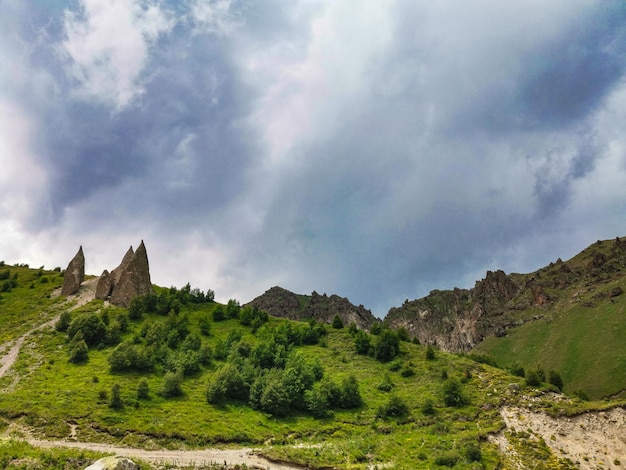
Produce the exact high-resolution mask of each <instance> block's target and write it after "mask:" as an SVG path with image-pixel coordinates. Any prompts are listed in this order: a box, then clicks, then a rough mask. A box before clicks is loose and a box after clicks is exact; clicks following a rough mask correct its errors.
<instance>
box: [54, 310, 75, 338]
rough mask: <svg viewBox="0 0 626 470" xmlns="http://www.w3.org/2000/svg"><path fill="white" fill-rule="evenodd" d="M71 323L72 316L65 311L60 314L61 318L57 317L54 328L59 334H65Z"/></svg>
mask: <svg viewBox="0 0 626 470" xmlns="http://www.w3.org/2000/svg"><path fill="white" fill-rule="evenodd" d="M71 321H72V314H71V312H69V311H67V310H66V311H65V312H63V313H61V316H59V319H58V320H57V322H56V323H55V324H54V328H55V329H56V330H57V331H59V332H61V333H65V332H66V331H67V329H68V327H69V326H70V323H71Z"/></svg>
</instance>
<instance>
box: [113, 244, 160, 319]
mask: <svg viewBox="0 0 626 470" xmlns="http://www.w3.org/2000/svg"><path fill="white" fill-rule="evenodd" d="M111 275H112V277H113V289H112V291H111V296H110V298H109V301H110V302H111V303H112V304H113V305H118V306H120V307H128V306H130V302H131V300H133V298H135V297H137V296H140V295H148V294H151V293H152V292H153V290H152V283H151V281H150V266H149V263H148V253H147V251H146V247H145V245H144V242H143V240H142V241H141V244H140V245H139V247H137V251H135V252H134V253H133V252H132V247H131V249H130V250H129V251H128V252H127V253H126V255H125V256H124V259H123V260H122V263H121V264H120V266H118V267H117V268H115V269H114V270H113V272H112V273H111Z"/></svg>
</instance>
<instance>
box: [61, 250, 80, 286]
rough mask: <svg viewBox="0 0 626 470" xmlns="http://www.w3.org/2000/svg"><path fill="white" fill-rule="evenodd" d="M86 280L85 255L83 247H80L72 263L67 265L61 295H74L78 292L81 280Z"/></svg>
mask: <svg viewBox="0 0 626 470" xmlns="http://www.w3.org/2000/svg"><path fill="white" fill-rule="evenodd" d="M84 280H85V255H84V254H83V247H82V246H81V247H80V248H79V249H78V253H76V255H75V256H74V258H72V261H70V264H68V265H67V269H66V270H65V274H64V275H63V287H62V288H61V295H72V294H75V293H76V292H78V289H79V287H80V284H81V282H83V281H84Z"/></svg>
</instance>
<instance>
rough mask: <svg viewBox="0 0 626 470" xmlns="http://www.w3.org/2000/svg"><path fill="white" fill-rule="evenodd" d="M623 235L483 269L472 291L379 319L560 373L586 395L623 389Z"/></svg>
mask: <svg viewBox="0 0 626 470" xmlns="http://www.w3.org/2000/svg"><path fill="white" fill-rule="evenodd" d="M624 289H626V239H620V238H616V239H614V240H605V241H597V242H596V243H594V244H593V245H591V246H589V247H588V248H586V249H585V250H583V251H582V252H581V253H579V254H578V255H576V256H574V257H573V258H572V259H570V260H567V261H562V260H561V259H558V260H557V261H556V262H554V263H550V264H549V265H548V266H546V267H544V268H541V269H539V270H537V271H535V272H532V273H529V274H505V273H504V272H502V271H495V272H487V275H486V277H485V278H484V279H482V280H480V281H478V282H476V285H475V286H474V288H472V289H454V290H446V291H432V292H431V293H430V294H429V295H428V296H426V297H424V298H422V299H417V300H412V301H406V302H405V303H404V305H402V306H401V307H397V308H392V309H391V310H390V311H389V313H388V314H387V316H386V318H385V323H386V324H387V325H389V326H390V327H392V328H400V327H404V328H406V329H407V331H408V332H409V334H410V335H411V336H414V337H417V338H418V339H419V340H420V342H422V343H423V344H434V345H436V346H437V347H439V348H441V349H444V350H446V351H451V352H469V351H472V352H476V353H481V354H488V355H490V356H492V357H493V358H494V359H495V360H496V361H497V362H498V363H500V364H501V365H509V364H513V363H515V362H518V363H521V365H522V366H525V367H526V368H528V367H534V366H537V365H539V364H540V365H542V366H543V367H546V368H547V367H549V368H554V369H556V370H559V371H560V372H561V374H562V375H563V378H564V379H565V383H566V390H569V391H571V392H573V391H576V390H579V389H580V390H583V391H584V392H585V394H588V395H590V396H591V397H593V398H601V397H604V396H610V395H614V394H619V393H622V390H624V389H625V388H626V364H624V361H623V357H626V347H625V346H623V337H624V333H626V331H625V329H626V322H624V321H623V314H624V309H625V307H626V296H625V295H623V292H624Z"/></svg>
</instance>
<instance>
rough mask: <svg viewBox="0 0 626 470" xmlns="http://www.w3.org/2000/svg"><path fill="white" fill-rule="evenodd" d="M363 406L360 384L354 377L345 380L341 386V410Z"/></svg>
mask: <svg viewBox="0 0 626 470" xmlns="http://www.w3.org/2000/svg"><path fill="white" fill-rule="evenodd" d="M362 404H363V399H362V398H361V392H360V391H359V382H358V381H357V379H356V377H355V376H354V375H350V376H348V377H346V378H345V379H343V382H342V384H341V408H346V409H350V408H358V407H359V406H361V405H362Z"/></svg>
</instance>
